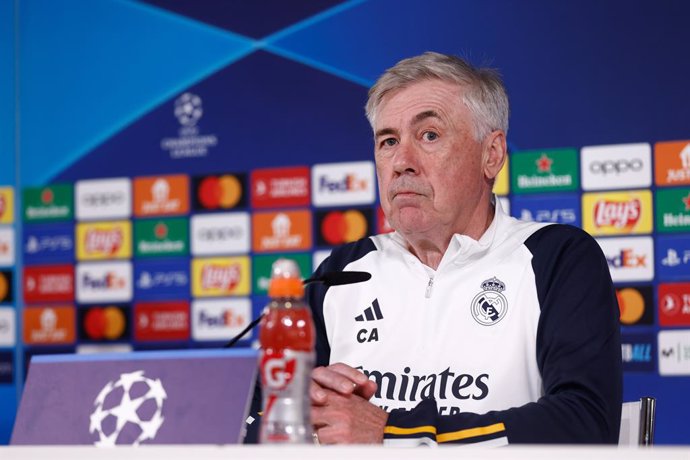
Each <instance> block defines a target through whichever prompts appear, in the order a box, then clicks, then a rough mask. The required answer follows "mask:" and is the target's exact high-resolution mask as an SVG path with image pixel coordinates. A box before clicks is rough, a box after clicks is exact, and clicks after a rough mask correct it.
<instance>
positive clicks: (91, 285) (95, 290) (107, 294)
mask: <svg viewBox="0 0 690 460" xmlns="http://www.w3.org/2000/svg"><path fill="white" fill-rule="evenodd" d="M75 278H76V279H75V283H76V293H77V296H76V297H77V301H78V302H79V303H101V302H129V301H130V300H131V299H132V264H131V263H130V262H124V261H123V262H90V263H82V264H77V270H76V277H75Z"/></svg>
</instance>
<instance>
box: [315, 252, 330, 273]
mask: <svg viewBox="0 0 690 460" xmlns="http://www.w3.org/2000/svg"><path fill="white" fill-rule="evenodd" d="M330 255H331V250H330V249H321V250H318V251H314V255H313V256H312V261H311V266H312V267H314V270H313V271H316V269H317V268H319V265H321V263H322V262H323V261H324V260H326V258H327V257H328V256H330Z"/></svg>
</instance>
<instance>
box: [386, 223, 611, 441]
mask: <svg viewBox="0 0 690 460" xmlns="http://www.w3.org/2000/svg"><path fill="white" fill-rule="evenodd" d="M525 245H526V246H527V248H528V249H529V250H530V251H531V252H532V255H533V258H532V268H533V270H534V274H535V279H536V285H537V286H536V287H537V294H538V298H539V303H540V308H541V313H540V319H539V324H538V329H537V357H536V358H537V363H538V367H539V371H540V373H541V377H542V383H543V396H542V397H541V398H540V399H539V400H538V401H536V402H532V403H529V404H525V405H524V406H521V407H514V408H508V409H506V410H500V411H493V412H488V413H485V414H474V413H460V414H456V415H439V414H438V411H437V408H436V402H435V401H434V400H433V399H430V400H425V401H422V402H421V403H420V404H419V405H417V406H416V407H415V408H414V409H413V410H411V411H403V410H395V411H393V412H391V414H390V416H389V419H388V426H386V428H385V432H384V442H385V443H388V444H396V443H399V444H411V443H415V442H416V443H418V444H419V443H424V442H426V443H487V444H505V443H511V444H512V443H592V444H594V443H612V444H613V443H617V442H618V433H619V425H620V412H621V404H622V362H621V347H620V327H619V319H618V318H619V310H618V303H617V300H616V294H615V290H614V289H613V284H612V282H611V276H610V273H609V269H608V264H607V262H606V259H605V258H604V256H603V254H602V252H601V249H600V248H599V245H598V244H597V243H596V241H595V240H594V239H593V238H592V237H590V236H589V235H588V234H586V233H585V232H584V231H582V230H580V229H577V228H575V227H569V226H564V225H551V226H547V227H544V228H542V229H540V230H539V231H537V232H535V233H534V234H533V235H532V236H531V237H530V238H529V239H528V240H527V241H526V242H525Z"/></svg>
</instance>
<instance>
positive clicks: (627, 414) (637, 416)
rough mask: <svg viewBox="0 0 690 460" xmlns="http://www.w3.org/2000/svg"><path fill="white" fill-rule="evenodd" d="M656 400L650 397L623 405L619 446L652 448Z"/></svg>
mask: <svg viewBox="0 0 690 460" xmlns="http://www.w3.org/2000/svg"><path fill="white" fill-rule="evenodd" d="M655 422H656V399H655V398H651V397H648V396H645V397H642V398H640V400H639V401H631V402H625V403H623V408H622V412H621V426H620V432H619V438H618V445H619V446H630V447H632V446H651V445H653V444H654V424H655Z"/></svg>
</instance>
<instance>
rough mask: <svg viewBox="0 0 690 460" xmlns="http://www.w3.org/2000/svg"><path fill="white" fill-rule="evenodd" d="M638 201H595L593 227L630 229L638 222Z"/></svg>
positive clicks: (639, 207) (639, 204) (639, 206)
mask: <svg viewBox="0 0 690 460" xmlns="http://www.w3.org/2000/svg"><path fill="white" fill-rule="evenodd" d="M641 206H642V204H641V203H640V200H638V199H634V200H628V201H609V200H601V201H597V203H596V204H595V205H594V225H596V226H597V227H614V228H618V229H632V228H633V227H634V226H635V224H637V222H638V221H639V220H640V209H641Z"/></svg>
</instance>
